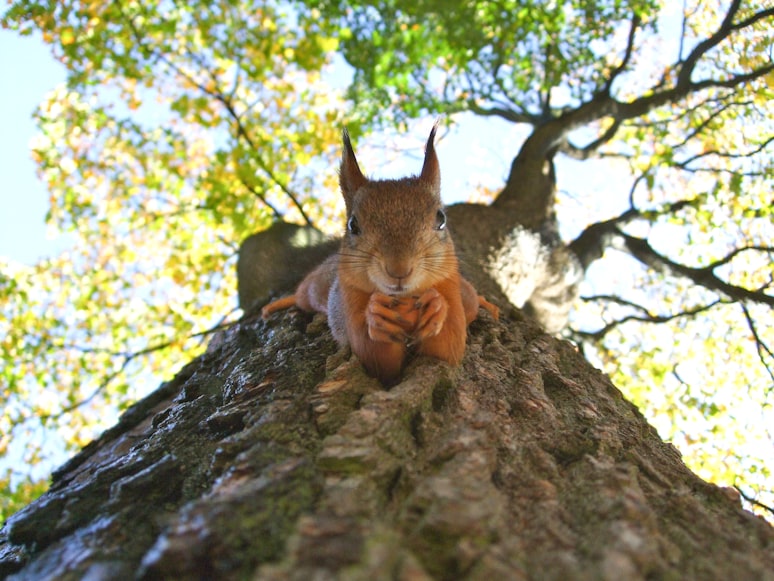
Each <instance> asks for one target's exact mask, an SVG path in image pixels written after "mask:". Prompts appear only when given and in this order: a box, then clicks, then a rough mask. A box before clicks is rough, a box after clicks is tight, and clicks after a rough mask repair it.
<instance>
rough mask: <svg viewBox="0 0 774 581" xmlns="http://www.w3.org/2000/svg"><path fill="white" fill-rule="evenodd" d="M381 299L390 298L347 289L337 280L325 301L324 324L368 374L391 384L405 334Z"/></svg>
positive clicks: (397, 373) (402, 353)
mask: <svg viewBox="0 0 774 581" xmlns="http://www.w3.org/2000/svg"><path fill="white" fill-rule="evenodd" d="M381 297H384V300H381ZM385 300H386V301H388V302H389V300H390V299H389V297H386V296H385V295H381V294H380V293H373V294H369V293H366V292H363V291H360V290H357V289H353V288H347V287H346V286H343V285H341V284H340V283H339V282H338V281H337V283H336V284H334V286H333V289H332V290H331V297H330V300H329V302H328V323H329V326H330V327H331V329H332V330H333V331H334V336H335V337H336V339H337V340H338V341H339V343H341V344H347V343H348V344H349V346H350V348H351V349H352V352H353V353H354V354H355V355H357V357H358V359H359V360H360V362H361V363H362V364H363V367H365V369H366V371H367V372H368V373H369V374H370V375H372V376H374V377H376V378H377V379H379V381H381V382H382V383H383V384H385V385H392V384H394V383H395V382H396V381H397V380H398V379H400V373H401V371H402V370H403V363H404V361H405V359H406V343H405V339H404V337H405V333H404V332H402V329H401V327H400V324H399V322H398V321H397V320H395V318H394V317H392V316H391V315H390V312H389V306H388V304H385Z"/></svg>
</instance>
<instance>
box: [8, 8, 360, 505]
mask: <svg viewBox="0 0 774 581" xmlns="http://www.w3.org/2000/svg"><path fill="white" fill-rule="evenodd" d="M292 20H293V15H292V14H291V13H289V12H288V11H287V10H284V9H282V8H281V7H279V6H275V5H273V4H271V3H265V2H257V3H251V2H244V3H233V2H216V3H212V2H202V3H199V4H191V3H180V2H173V3H162V4H159V5H156V4H149V3H145V4H140V3H134V2H131V3H125V2H99V1H97V2H91V1H89V2H80V1H77V0H74V1H72V2H50V3H46V4H40V3H34V2H27V1H20V2H17V3H16V4H15V5H13V6H12V7H11V8H10V9H9V10H8V12H7V13H6V15H5V17H4V19H3V26H5V27H13V28H16V29H17V30H19V32H20V33H21V34H28V33H31V32H33V31H36V32H37V31H39V32H41V33H42V35H43V38H44V40H45V41H46V42H48V43H50V44H51V46H52V50H53V51H54V54H55V55H56V56H57V58H58V59H60V60H61V61H62V63H63V64H64V65H65V66H66V68H67V71H68V80H67V85H66V86H61V87H59V88H57V89H56V90H55V91H53V92H52V93H51V94H50V95H49V96H48V98H47V99H46V101H45V102H44V103H42V104H41V106H40V108H39V110H38V112H37V120H38V123H39V127H40V135H39V136H38V138H37V140H36V142H35V143H34V146H33V156H34V158H35V160H36V161H37V163H38V165H39V168H40V175H41V177H42V178H43V179H44V180H45V183H46V184H47V186H48V189H49V191H50V194H51V200H50V202H51V205H50V212H49V215H48V221H49V223H50V224H51V226H52V227H54V228H55V229H57V230H58V231H60V232H65V233H68V235H69V237H70V239H71V240H72V248H71V250H69V251H67V252H65V253H63V254H62V255H61V256H57V257H54V258H50V259H47V260H43V261H41V262H40V263H39V264H36V265H34V266H32V267H24V266H21V265H17V264H13V263H9V262H2V263H0V313H1V315H0V337H2V347H3V349H2V354H3V357H2V361H0V376H2V378H3V381H2V384H3V405H2V415H0V433H2V434H3V437H2V440H0V454H2V455H3V456H6V454H7V453H9V445H10V444H11V442H12V441H13V442H14V443H15V445H16V447H17V448H18V447H19V445H20V442H24V445H25V446H26V448H25V449H24V450H23V451H19V450H18V449H17V450H16V451H15V454H16V456H19V460H20V464H21V463H24V464H27V465H28V466H31V467H32V468H31V477H32V478H33V480H34V479H36V478H39V477H40V475H36V474H35V469H34V466H35V465H36V464H37V463H38V462H40V461H41V460H44V459H45V458H47V457H50V456H55V457H57V458H60V459H61V452H62V443H64V445H65V446H66V448H67V449H73V448H76V447H79V446H82V445H84V444H85V443H87V442H88V441H89V440H90V439H91V438H92V437H93V435H94V434H95V432H98V431H99V430H102V429H104V428H106V427H108V426H110V425H111V424H112V423H113V422H114V421H115V419H116V417H117V413H116V412H117V411H119V410H120V409H122V408H124V407H125V406H127V405H128V404H130V403H131V402H132V401H134V400H136V398H137V397H139V396H141V395H144V394H145V393H147V392H148V391H150V389H152V388H153V387H155V386H154V385H152V383H151V382H153V381H154V380H155V378H157V377H159V376H162V377H163V376H170V374H172V373H173V372H174V370H175V369H176V368H177V367H179V365H180V364H181V363H182V362H184V361H186V360H188V359H190V358H191V357H193V356H195V355H196V354H197V353H199V352H200V351H201V349H202V338H203V335H204V334H206V332H207V331H208V330H209V329H211V328H212V327H213V326H216V325H218V324H222V323H223V322H224V317H227V316H228V315H229V314H230V313H233V312H234V311H235V305H234V297H235V296H236V293H235V291H234V289H235V279H234V275H233V273H234V263H235V258H236V251H237V248H238V245H239V242H240V241H241V239H243V238H244V237H246V236H247V235H249V234H250V233H252V232H253V231H255V230H256V229H260V228H261V227H265V225H267V224H268V223H269V222H270V220H271V219H272V218H273V216H274V215H279V214H285V215H287V217H288V219H290V220H302V221H304V220H306V221H312V220H314V221H319V220H320V217H321V214H322V213H324V212H326V207H325V200H322V199H321V198H320V194H321V193H322V194H323V195H324V190H323V189H322V188H321V187H320V186H321V182H324V180H321V179H318V176H317V171H316V170H315V168H316V167H329V166H330V165H331V156H333V155H335V146H337V144H338V138H339V133H338V132H339V129H338V127H339V126H340V124H341V122H340V118H341V115H342V114H343V111H344V110H345V107H344V106H343V104H342V102H341V101H340V99H339V97H338V93H337V91H335V90H334V89H332V88H331V87H329V86H328V85H327V84H326V83H324V82H323V80H322V78H321V71H322V69H323V67H325V66H326V64H327V62H328V60H329V58H330V50H331V49H332V48H334V47H335V44H336V43H335V41H334V40H332V39H330V38H328V37H325V36H324V35H322V34H314V33H313V32H312V31H311V30H300V29H296V28H294V27H293V26H292ZM328 173H331V172H328ZM334 177H335V176H333V175H331V176H329V177H328V178H327V181H328V184H329V185H330V182H331V181H332V180H333V179H334ZM312 183H314V184H315V187H312ZM323 185H324V184H323ZM6 457H7V456H6ZM49 469H50V467H49ZM18 472H19V470H18V468H17V472H15V473H14V478H13V481H14V482H23V478H22V475H20V474H19V473H18ZM5 490H6V491H7V490H8V488H7V487H6V489H5ZM36 490H39V487H38V488H37V489H36Z"/></svg>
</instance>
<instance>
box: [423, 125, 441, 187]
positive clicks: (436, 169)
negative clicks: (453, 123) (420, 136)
mask: <svg viewBox="0 0 774 581" xmlns="http://www.w3.org/2000/svg"><path fill="white" fill-rule="evenodd" d="M437 129H438V121H436V122H435V124H434V125H433V129H432V130H431V131H430V137H428V138H427V145H425V163H424V164H422V173H421V174H419V179H420V180H421V181H423V182H426V183H427V184H429V185H430V187H431V188H432V189H433V191H434V192H436V193H437V194H438V195H439V196H440V195H441V168H440V166H439V164H438V156H437V155H436V154H435V145H434V144H433V142H434V141H435V132H436V130H437Z"/></svg>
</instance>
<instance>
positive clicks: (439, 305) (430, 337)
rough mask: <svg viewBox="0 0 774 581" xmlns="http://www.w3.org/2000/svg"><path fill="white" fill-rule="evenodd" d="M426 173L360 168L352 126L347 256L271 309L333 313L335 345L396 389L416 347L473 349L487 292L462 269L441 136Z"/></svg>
mask: <svg viewBox="0 0 774 581" xmlns="http://www.w3.org/2000/svg"><path fill="white" fill-rule="evenodd" d="M436 128H437V127H436V126H434V127H433V129H432V131H431V132H430V137H429V138H428V140H427V145H426V147H425V159H424V164H423V165H422V171H421V173H420V174H419V175H418V176H412V177H406V178H402V179H398V180H370V179H368V178H366V177H365V176H364V175H363V173H362V172H361V171H360V167H359V166H358V163H357V159H356V158H355V152H354V151H353V149H352V143H351V142H350V139H349V134H348V133H347V131H346V129H345V130H344V132H343V142H344V152H343V155H342V159H341V169H340V175H339V178H340V185H341V193H342V195H343V196H344V203H345V205H346V211H347V229H346V233H345V234H344V237H343V238H342V240H341V249H340V251H339V252H338V254H334V255H333V256H330V257H329V258H328V259H327V260H325V261H324V262H323V263H322V264H320V265H319V266H318V267H317V268H316V269H314V270H313V271H312V272H310V273H309V274H308V275H307V276H306V278H304V280H302V281H301V283H300V284H299V286H298V288H297V289H296V292H295V294H293V295H291V296H289V297H285V298H282V299H279V300H276V301H274V302H271V303H269V304H268V305H266V306H265V307H264V308H263V310H262V315H263V318H268V317H269V315H271V313H273V312H275V311H278V310H280V309H284V308H287V307H290V306H293V305H295V306H297V307H299V308H301V309H303V310H304V311H319V312H321V313H326V314H327V316H328V324H329V326H330V328H331V331H332V332H333V336H334V338H335V339H336V341H337V342H338V343H339V344H340V345H342V346H347V345H349V346H350V347H351V349H352V352H353V353H354V354H355V355H357V357H358V359H360V361H361V362H362V364H363V366H364V367H365V369H366V371H367V372H368V373H369V374H371V375H372V376H376V377H377V378H378V379H379V380H380V381H381V382H382V383H384V384H386V385H390V384H393V383H395V382H396V381H397V380H398V379H399V378H400V374H401V371H402V369H403V365H404V363H405V361H406V358H407V356H408V353H409V350H410V349H412V348H413V349H415V350H416V352H417V353H419V354H421V355H429V356H431V357H436V358H438V359H441V360H443V361H447V362H448V363H451V364H452V365H457V364H459V362H460V360H461V359H462V356H463V354H464V352H465V340H466V333H467V326H468V324H469V323H470V322H471V321H473V320H474V319H475V318H476V317H477V315H478V309H479V307H483V308H485V309H486V310H488V311H489V312H490V313H491V314H492V316H493V317H494V318H495V319H497V318H498V316H499V310H498V308H497V307H496V306H495V305H493V304H492V303H490V302H488V301H487V300H486V299H485V298H484V297H482V296H479V295H478V293H477V292H476V290H475V289H474V288H473V285H471V284H470V283H469V282H468V281H467V280H465V279H464V278H463V277H462V276H461V275H460V272H459V265H458V262H457V255H456V254H455V252H454V243H453V242H452V239H451V236H450V234H449V231H448V229H447V227H446V214H445V212H444V209H443V204H442V203H441V175H440V168H439V164H438V158H437V156H436V153H435V147H434V143H433V142H434V140H435V133H436Z"/></svg>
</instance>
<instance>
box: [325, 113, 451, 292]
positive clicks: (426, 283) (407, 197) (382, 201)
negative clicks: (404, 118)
mask: <svg viewBox="0 0 774 581" xmlns="http://www.w3.org/2000/svg"><path fill="white" fill-rule="evenodd" d="M436 129H437V125H436V126H433V129H432V131H431V132H430V137H429V138H428V140H427V145H426V146H425V160H424V163H423V165H422V171H421V172H420V174H419V175H417V176H410V177H405V178H402V179H397V180H370V179H368V178H366V177H365V176H364V175H363V173H362V172H361V171H360V166H359V165H358V163H357V159H356V157H355V152H354V151H353V149H352V143H351V142H350V139H349V134H348V133H347V131H346V130H344V134H343V141H344V152H343V155H342V159H341V170H340V184H341V193H342V195H343V196H344V202H345V205H346V208H347V229H346V232H345V234H344V238H343V240H342V245H341V252H340V257H339V276H340V279H341V280H342V282H343V283H345V284H349V285H353V286H355V287H357V288H359V289H360V290H363V291H365V292H369V293H370V292H373V291H376V290H378V291H380V292H382V293H385V294H389V295H395V296H407V295H412V294H417V293H421V292H423V291H424V290H427V289H428V288H430V287H431V286H433V285H435V284H436V283H437V282H439V281H441V280H443V279H445V278H448V277H449V276H450V275H451V274H452V273H453V272H456V270H457V259H456V256H455V254H454V244H453V243H452V240H451V236H450V235H449V232H448V230H447V228H446V213H445V212H444V209H443V204H442V202H441V174H440V167H439V164H438V157H437V156H436V153H435V146H434V140H435V133H436Z"/></svg>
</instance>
